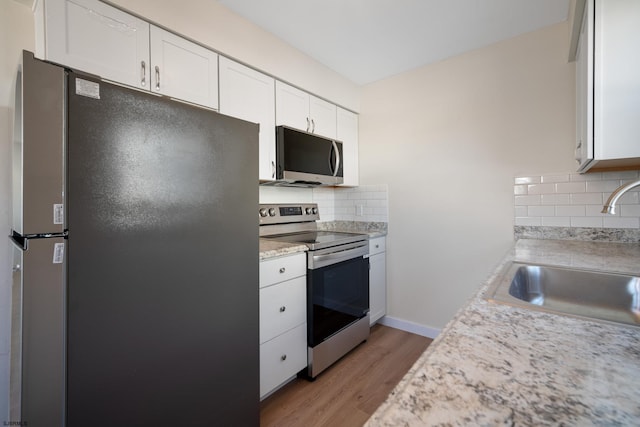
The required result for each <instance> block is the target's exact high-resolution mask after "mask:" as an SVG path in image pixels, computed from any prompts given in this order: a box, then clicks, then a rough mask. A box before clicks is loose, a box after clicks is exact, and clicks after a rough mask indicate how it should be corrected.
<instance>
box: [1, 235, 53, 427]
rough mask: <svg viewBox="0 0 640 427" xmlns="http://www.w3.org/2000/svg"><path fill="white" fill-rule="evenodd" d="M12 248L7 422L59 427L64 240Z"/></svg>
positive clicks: (44, 240) (35, 240)
mask: <svg viewBox="0 0 640 427" xmlns="http://www.w3.org/2000/svg"><path fill="white" fill-rule="evenodd" d="M26 246H27V249H26V250H24V251H23V250H21V249H19V248H18V247H17V246H16V247H15V248H14V266H13V271H14V272H13V290H12V313H11V376H10V384H11V389H10V415H11V418H10V419H11V420H14V421H18V420H19V421H21V422H22V423H24V425H27V424H28V425H34V426H39V425H46V426H63V425H64V409H65V362H64V353H65V286H64V247H65V241H64V239H63V238H50V239H33V240H29V241H27V244H26Z"/></svg>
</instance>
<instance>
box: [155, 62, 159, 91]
mask: <svg viewBox="0 0 640 427" xmlns="http://www.w3.org/2000/svg"><path fill="white" fill-rule="evenodd" d="M156 90H160V67H158V66H157V65H156Z"/></svg>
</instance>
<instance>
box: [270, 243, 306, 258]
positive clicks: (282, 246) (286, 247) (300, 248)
mask: <svg viewBox="0 0 640 427" xmlns="http://www.w3.org/2000/svg"><path fill="white" fill-rule="evenodd" d="M307 249H308V248H307V246H306V245H301V244H299V243H287V242H278V241H276V240H269V239H260V261H262V260H265V259H269V258H275V257H279V256H284V255H291V254H295V253H298V252H304V251H306V250H307Z"/></svg>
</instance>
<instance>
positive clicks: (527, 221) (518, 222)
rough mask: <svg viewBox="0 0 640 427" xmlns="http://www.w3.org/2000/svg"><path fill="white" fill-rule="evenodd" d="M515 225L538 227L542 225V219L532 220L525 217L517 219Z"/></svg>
mask: <svg viewBox="0 0 640 427" xmlns="http://www.w3.org/2000/svg"><path fill="white" fill-rule="evenodd" d="M515 224H516V225H533V226H536V225H538V226H539V225H542V218H540V217H535V218H532V217H526V216H525V217H517V218H516V221H515Z"/></svg>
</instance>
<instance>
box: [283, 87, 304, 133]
mask: <svg viewBox="0 0 640 427" xmlns="http://www.w3.org/2000/svg"><path fill="white" fill-rule="evenodd" d="M276 125H277V126H280V125H284V126H289V127H292V128H295V129H300V130H304V131H306V132H309V131H310V129H311V120H310V118H309V94H308V93H307V92H305V91H302V90H300V89H297V88H295V87H293V86H289V85H288V84H285V83H282V82H281V81H276Z"/></svg>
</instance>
